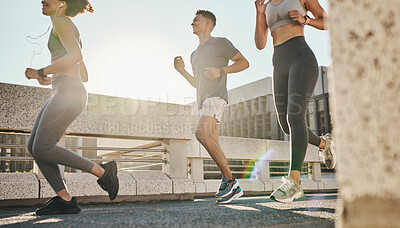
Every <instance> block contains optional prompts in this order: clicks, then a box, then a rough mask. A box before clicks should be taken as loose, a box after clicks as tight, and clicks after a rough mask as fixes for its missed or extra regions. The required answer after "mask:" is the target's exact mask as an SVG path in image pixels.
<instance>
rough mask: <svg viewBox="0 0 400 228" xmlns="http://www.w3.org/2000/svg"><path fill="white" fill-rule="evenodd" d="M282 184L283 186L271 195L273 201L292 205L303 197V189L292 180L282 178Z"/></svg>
mask: <svg viewBox="0 0 400 228" xmlns="http://www.w3.org/2000/svg"><path fill="white" fill-rule="evenodd" d="M282 182H283V184H282V185H281V186H280V187H279V188H277V189H276V190H275V191H274V192H273V193H272V194H271V195H270V198H271V199H273V200H275V201H277V202H282V203H290V202H293V200H294V199H299V198H301V197H303V195H304V192H303V188H302V187H301V185H299V184H297V183H296V181H294V180H293V179H292V178H290V177H282Z"/></svg>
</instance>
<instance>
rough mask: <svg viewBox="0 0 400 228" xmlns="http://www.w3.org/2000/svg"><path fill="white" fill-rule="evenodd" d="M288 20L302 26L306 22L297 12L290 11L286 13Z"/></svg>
mask: <svg viewBox="0 0 400 228" xmlns="http://www.w3.org/2000/svg"><path fill="white" fill-rule="evenodd" d="M288 13H289V16H290V18H292V20H293V21H297V22H299V23H300V24H304V23H305V22H306V19H305V18H304V16H302V15H301V14H300V12H299V11H298V10H290V11H288Z"/></svg>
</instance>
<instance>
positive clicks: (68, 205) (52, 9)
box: [25, 0, 119, 215]
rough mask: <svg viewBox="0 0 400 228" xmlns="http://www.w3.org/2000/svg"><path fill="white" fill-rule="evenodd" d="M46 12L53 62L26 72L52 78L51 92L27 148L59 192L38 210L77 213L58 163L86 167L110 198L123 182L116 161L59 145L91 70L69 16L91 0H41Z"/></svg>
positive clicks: (75, 114) (33, 76)
mask: <svg viewBox="0 0 400 228" xmlns="http://www.w3.org/2000/svg"><path fill="white" fill-rule="evenodd" d="M41 3H42V6H43V7H42V13H43V14H44V15H46V16H50V17H51V20H52V24H53V30H52V31H51V34H50V38H49V43H48V47H49V50H50V52H51V64H50V65H49V66H47V67H44V68H41V69H39V70H36V69H31V68H27V69H26V71H25V76H26V77H27V78H28V79H37V80H38V81H39V83H40V84H42V85H49V84H51V86H52V90H51V97H50V98H49V100H48V101H47V102H46V104H45V105H44V106H43V108H42V109H41V111H40V112H39V114H38V115H37V118H36V120H35V123H34V124H33V128H32V131H31V135H30V138H29V142H28V150H29V152H30V153H31V154H32V156H33V157H34V159H35V162H36V164H37V165H38V166H39V169H40V171H42V173H43V176H44V177H45V178H46V180H47V182H48V183H49V184H50V186H51V187H52V188H53V190H54V192H55V193H56V195H57V196H55V197H53V198H51V199H50V200H49V201H47V202H46V203H45V204H44V205H43V206H42V207H41V208H39V209H37V210H36V214H37V215H50V214H74V213H79V212H80V211H81V209H80V208H79V206H78V204H77V201H76V199H75V198H74V197H71V195H70V193H69V192H68V190H67V188H66V186H65V183H64V181H63V179H62V176H61V173H60V170H59V168H58V164H61V165H65V166H68V167H72V168H75V169H79V170H83V171H85V172H88V173H91V174H93V175H95V176H97V177H98V178H99V179H98V180H97V182H98V184H99V185H100V187H101V188H103V189H104V190H106V191H107V192H108V195H109V198H110V199H111V200H113V199H115V197H116V196H117V193H118V188H119V183H118V178H117V167H116V164H115V161H111V162H109V163H106V164H104V165H98V164H96V163H93V162H92V161H90V160H88V159H86V158H83V157H81V156H79V155H78V154H76V153H74V152H73V151H71V150H68V149H66V148H64V147H60V146H57V143H58V141H59V140H60V139H61V137H62V136H63V135H64V134H65V131H66V130H67V128H68V126H69V125H70V124H71V123H72V121H74V120H75V119H76V117H78V116H79V114H80V113H81V112H82V110H83V109H84V108H85V106H86V102H87V93H86V89H85V87H84V85H83V83H82V81H87V72H86V68H85V65H84V64H83V62H82V59H83V58H82V52H81V47H82V44H81V42H80V38H79V32H78V29H77V28H76V27H75V25H74V23H73V22H72V21H71V20H70V18H69V17H74V16H76V15H78V14H81V13H84V12H85V11H88V12H93V9H92V6H91V4H90V3H89V2H88V0H64V1H60V0H46V1H41ZM49 74H52V77H48V76H47V75H49Z"/></svg>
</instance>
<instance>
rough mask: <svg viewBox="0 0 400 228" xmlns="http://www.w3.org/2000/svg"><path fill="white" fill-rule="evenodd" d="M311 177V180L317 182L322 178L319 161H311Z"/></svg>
mask: <svg viewBox="0 0 400 228" xmlns="http://www.w3.org/2000/svg"><path fill="white" fill-rule="evenodd" d="M311 178H312V180H313V181H317V182H319V181H321V180H322V174H321V163H319V162H312V163H311Z"/></svg>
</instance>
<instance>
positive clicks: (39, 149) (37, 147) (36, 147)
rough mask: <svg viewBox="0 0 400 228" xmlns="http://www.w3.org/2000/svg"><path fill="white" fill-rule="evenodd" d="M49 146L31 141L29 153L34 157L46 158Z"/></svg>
mask: <svg viewBox="0 0 400 228" xmlns="http://www.w3.org/2000/svg"><path fill="white" fill-rule="evenodd" d="M50 148H51V146H49V145H44V144H39V143H33V145H32V148H31V154H32V156H33V157H34V158H35V159H39V160H46V152H47V151H49V150H50Z"/></svg>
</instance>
